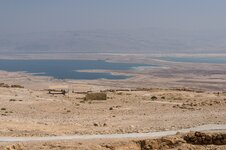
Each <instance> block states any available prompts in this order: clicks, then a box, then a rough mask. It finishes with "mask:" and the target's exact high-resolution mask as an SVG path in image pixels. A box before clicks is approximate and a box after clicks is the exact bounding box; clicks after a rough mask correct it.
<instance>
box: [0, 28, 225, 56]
mask: <svg viewBox="0 0 226 150" xmlns="http://www.w3.org/2000/svg"><path fill="white" fill-rule="evenodd" d="M48 52H78V53H89V52H92V53H221V52H226V32H222V31H218V32H216V31H186V32H185V31H178V30H165V29H157V28H151V29H139V30H121V31H120V30H118V31H104V30H92V31H64V32H42V33H27V34H0V53H48Z"/></svg>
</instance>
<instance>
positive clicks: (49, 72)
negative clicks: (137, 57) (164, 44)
mask: <svg viewBox="0 0 226 150" xmlns="http://www.w3.org/2000/svg"><path fill="white" fill-rule="evenodd" d="M140 66H150V65H145V64H130V63H111V62H106V61H103V60H0V70H5V71H10V72H16V71H25V72H28V73H34V75H39V76H51V77H54V78H56V79H80V80H81V79H84V80H94V79H102V78H104V79H126V78H128V77H129V76H125V75H112V74H111V73H97V72H79V71H78V70H98V69H103V70H129V69H133V68H134V67H140Z"/></svg>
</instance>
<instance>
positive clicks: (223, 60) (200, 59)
mask: <svg viewBox="0 0 226 150" xmlns="http://www.w3.org/2000/svg"><path fill="white" fill-rule="evenodd" d="M160 59H161V60H166V61H173V62H191V63H214V64H226V58H225V57H161V58H160Z"/></svg>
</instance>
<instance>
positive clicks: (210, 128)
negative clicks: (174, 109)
mask: <svg viewBox="0 0 226 150" xmlns="http://www.w3.org/2000/svg"><path fill="white" fill-rule="evenodd" d="M216 130H226V125H217V124H208V125H203V126H197V127H194V128H188V129H181V130H174V131H161V132H150V133H127V134H100V135H63V136H47V137H0V142H32V141H60V140H64V141H65V140H75V141H76V140H77V141H78V140H94V139H126V138H159V137H164V136H169V135H175V134H176V133H177V132H181V133H186V132H189V131H216Z"/></svg>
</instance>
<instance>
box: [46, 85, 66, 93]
mask: <svg viewBox="0 0 226 150" xmlns="http://www.w3.org/2000/svg"><path fill="white" fill-rule="evenodd" d="M48 91H49V94H53V95H54V94H62V95H66V93H69V87H68V85H55V86H49V89H48Z"/></svg>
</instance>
